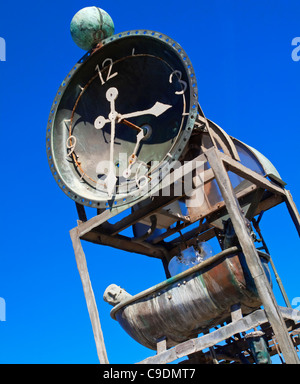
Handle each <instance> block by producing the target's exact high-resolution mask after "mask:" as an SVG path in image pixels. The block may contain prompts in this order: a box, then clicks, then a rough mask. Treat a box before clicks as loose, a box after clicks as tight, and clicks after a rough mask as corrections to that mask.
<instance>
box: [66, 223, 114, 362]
mask: <svg viewBox="0 0 300 384" xmlns="http://www.w3.org/2000/svg"><path fill="white" fill-rule="evenodd" d="M70 236H71V240H72V244H73V248H74V252H75V258H76V263H77V268H78V271H79V275H80V278H81V282H82V286H83V292H84V296H85V300H86V304H87V307H88V312H89V315H90V319H91V323H92V328H93V332H94V339H95V342H96V348H97V354H98V358H99V361H100V363H101V364H108V358H107V353H106V348H105V343H104V338H103V333H102V329H101V324H100V318H99V313H98V309H97V304H96V300H95V296H94V292H93V289H92V284H91V280H90V276H89V272H88V268H87V263H86V258H85V255H84V252H83V249H82V246H81V242H80V238H79V233H78V227H76V228H74V229H72V230H71V231H70Z"/></svg>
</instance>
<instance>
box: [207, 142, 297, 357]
mask: <svg viewBox="0 0 300 384" xmlns="http://www.w3.org/2000/svg"><path fill="white" fill-rule="evenodd" d="M205 156H206V157H207V159H208V161H209V164H210V166H211V168H212V169H213V171H214V174H215V178H216V181H217V183H218V186H219V188H220V191H221V193H222V196H223V199H224V202H225V204H226V208H227V211H228V213H229V216H230V218H231V221H232V224H233V227H234V229H235V232H236V235H237V237H238V240H239V243H240V245H241V248H242V250H243V253H244V255H245V259H246V262H247V265H248V268H249V270H250V273H251V275H252V277H253V279H254V282H255V285H256V288H257V291H258V294H259V297H260V299H261V301H262V304H263V306H264V309H265V311H266V315H267V317H268V320H269V322H270V324H271V326H272V328H273V331H274V334H275V336H276V338H277V340H278V343H279V345H280V348H281V351H282V353H283V355H284V358H285V361H286V363H289V364H299V363H300V362H299V358H298V355H297V353H296V351H295V348H294V346H293V343H292V341H291V339H290V336H289V334H288V331H287V328H286V325H285V322H284V320H283V317H282V315H281V312H280V310H279V307H278V304H277V302H276V299H275V297H274V294H273V291H272V288H271V287H270V284H269V281H268V279H267V277H266V275H265V273H264V270H263V266H262V264H261V261H260V258H259V256H258V253H257V250H256V248H255V245H254V243H253V240H252V239H251V237H250V235H249V232H248V228H247V226H246V223H245V218H244V216H243V214H242V212H241V208H240V206H239V203H238V200H237V198H236V196H235V194H234V191H233V188H232V185H231V182H230V179H229V176H228V174H227V171H226V169H225V165H224V163H225V164H227V165H228V164H231V163H232V162H231V161H228V159H227V158H226V160H225V159H224V156H222V155H221V154H220V152H219V151H217V150H216V149H215V148H211V149H209V150H207V151H206V152H205ZM223 161H224V163H223ZM237 168H238V169H239V170H240V167H237ZM256 175H257V176H256ZM246 176H247V175H244V176H243V177H246ZM254 176H256V178H255V179H254ZM257 180H259V185H260V186H262V184H263V183H262V180H261V177H260V175H258V174H256V173H255V175H252V176H251V181H253V182H255V183H257ZM266 182H267V180H266ZM268 184H269V183H265V187H267V186H268V188H271V189H272V192H274V193H275V192H276V190H277V188H275V189H274V188H273V185H271V186H269V185H268ZM268 188H267V189H268ZM278 193H284V190H282V189H281V188H280V189H279V191H278Z"/></svg>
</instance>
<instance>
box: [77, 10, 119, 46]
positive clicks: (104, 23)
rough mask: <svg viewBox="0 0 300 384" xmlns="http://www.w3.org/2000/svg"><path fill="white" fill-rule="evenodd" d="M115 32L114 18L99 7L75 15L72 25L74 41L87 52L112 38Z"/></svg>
mask: <svg viewBox="0 0 300 384" xmlns="http://www.w3.org/2000/svg"><path fill="white" fill-rule="evenodd" d="M114 31H115V27H114V23H113V21H112V18H111V17H110V16H109V14H108V13H107V12H105V11H104V10H103V9H101V8H98V7H85V8H82V9H81V10H80V11H78V12H77V13H76V14H75V15H74V17H73V19H72V21H71V24H70V32H71V36H72V39H73V40H74V42H75V44H76V45H78V47H80V48H82V49H84V50H86V51H89V50H90V49H92V48H94V47H95V46H96V45H97V44H99V43H100V42H101V41H102V40H104V39H106V38H107V37H109V36H112V35H113V34H114Z"/></svg>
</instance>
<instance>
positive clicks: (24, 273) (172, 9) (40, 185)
mask: <svg viewBox="0 0 300 384" xmlns="http://www.w3.org/2000/svg"><path fill="white" fill-rule="evenodd" d="M91 5H96V6H99V7H101V8H103V9H105V10H106V11H107V12H108V13H109V14H110V15H111V17H112V18H113V20H114V23H115V31H116V33H117V32H122V31H127V30H131V29H151V30H156V31H159V32H162V33H164V34H166V35H169V36H170V37H172V38H173V39H174V40H176V41H177V42H178V43H179V44H181V45H182V46H183V48H184V49H185V51H186V52H187V53H188V55H189V57H190V59H191V61H192V63H193V66H194V69H195V73H196V77H197V82H198V88H199V90H200V91H199V102H200V104H201V106H202V108H203V111H204V113H205V115H206V116H207V117H208V118H210V119H211V120H213V121H214V122H215V123H217V124H218V125H220V126H221V127H222V128H223V129H225V130H226V131H227V132H228V133H229V134H230V135H232V136H234V137H236V138H238V139H240V140H241V141H243V142H246V143H247V144H249V145H251V146H253V147H255V148H256V149H258V150H259V151H260V152H262V153H263V154H264V155H265V156H266V157H268V158H269V159H270V160H271V161H272V162H273V163H274V165H275V166H276V167H277V169H278V171H279V173H280V174H281V177H282V179H283V180H284V181H286V182H287V184H288V185H287V188H288V189H290V190H291V192H292V194H293V197H294V200H295V202H296V204H298V205H299V206H300V188H299V187H300V181H299V139H300V130H299V105H300V83H299V78H300V61H293V60H292V56H291V54H292V50H293V49H294V48H295V47H293V46H292V45H291V42H292V40H293V39H294V38H295V37H297V36H300V23H299V15H300V3H299V1H292V0H287V1H284V0H280V1H279V0H273V1H272V2H269V1H266V0H263V1H258V0H252V1H250V0H243V1H242V0H240V1H236V0H227V1H222V0H211V1H202V0H197V1H194V2H186V3H184V2H182V1H178V0H172V1H171V0H165V1H161V0H152V1H151V2H140V1H136V0H128V1H126V2H124V1H121V0H115V1H113V2H112V1H106V0H103V1H101V2H99V3H96V2H91V1H78V0H73V1H69V0H66V1H57V0H54V1H52V2H51V3H50V4H49V5H48V6H46V7H45V5H44V4H42V3H38V2H33V1H30V0H29V1H27V2H21V1H19V0H17V1H14V2H2V4H1V6H0V37H2V38H4V39H5V42H6V61H0V87H1V92H0V143H1V159H2V161H1V165H2V166H1V171H2V172H1V174H2V177H1V189H0V196H1V201H2V205H1V213H2V219H1V224H0V226H1V253H0V297H2V298H3V299H4V300H5V303H6V321H2V322H0V345H1V347H0V363H97V362H98V358H97V353H96V348H95V344H94V339H93V334H92V328H91V325H90V321H89V317H88V312H87V309H86V304H85V299H84V296H83V291H82V286H81V282H80V278H79V274H78V272H77V267H76V263H75V258H74V253H73V248H72V245H71V241H70V238H69V230H70V229H71V228H73V227H75V226H76V220H77V214H76V210H75V205H74V203H73V201H72V200H70V199H68V198H67V197H66V196H65V194H64V193H62V192H61V190H60V189H59V187H58V186H57V184H56V182H55V181H54V179H53V177H52V175H51V173H50V170H49V167H48V162H47V156H46V151H45V136H46V126H47V120H48V114H49V112H50V108H51V104H52V102H53V99H54V97H55V95H56V91H57V89H58V87H59V85H60V83H61V82H62V80H63V79H64V78H65V76H66V75H67V73H68V72H69V71H70V69H71V68H72V67H73V65H74V64H75V63H76V62H77V61H78V59H80V57H81V56H83V54H84V51H83V50H81V49H80V48H78V47H77V46H76V45H75V44H74V43H73V41H72V39H71V36H70V32H69V25H70V21H71V19H72V17H73V15H74V14H75V13H76V12H77V11H78V10H79V9H81V8H83V7H85V6H91ZM299 55H300V53H299ZM262 230H263V233H264V237H265V239H266V241H267V243H268V246H269V249H270V251H271V255H272V257H273V260H274V262H275V264H276V267H277V269H278V272H279V274H280V276H281V278H282V281H283V283H284V285H285V288H286V291H287V294H288V296H289V298H290V300H291V301H292V300H293V299H294V303H296V304H295V306H297V305H299V304H300V298H299V300H297V297H300V289H299V285H298V271H299V266H300V261H299V251H298V249H299V238H298V235H297V232H296V230H295V228H294V226H293V223H292V221H291V219H290V218H289V215H288V211H287V209H286V208H285V206H284V205H281V206H279V207H276V208H275V209H273V210H272V211H270V212H267V213H266V214H265V217H264V219H263V221H262ZM84 250H85V252H86V256H87V262H88V267H89V271H90V275H91V280H92V284H93V288H94V291H95V296H96V300H97V303H98V306H99V311H100V316H101V324H102V328H103V332H104V338H105V342H106V345H107V351H108V358H109V360H110V362H112V363H134V362H137V361H139V360H142V359H144V358H146V357H147V356H149V354H151V353H152V352H151V351H149V350H147V349H145V348H144V347H142V346H140V345H138V344H137V343H136V342H135V341H133V340H131V339H130V338H129V336H127V335H126V334H125V332H124V331H123V330H122V329H121V328H120V327H119V325H118V324H117V323H116V322H115V321H114V320H112V319H111V318H110V316H109V311H110V306H109V305H108V304H106V303H104V302H103V300H102V295H103V292H104V290H105V288H106V287H107V286H108V285H109V284H110V283H116V284H119V285H121V286H122V287H124V288H125V289H126V290H127V291H128V292H130V293H132V294H134V293H138V292H139V291H141V290H144V289H146V288H149V287H150V286H152V285H154V284H156V283H158V282H160V281H162V280H163V279H164V273H163V269H162V266H161V263H160V261H158V260H153V259H149V258H147V257H146V256H145V257H144V256H141V255H134V254H128V253H125V252H122V251H117V250H112V249H109V248H107V247H101V246H95V245H92V244H84ZM274 291H275V294H276V296H277V297H278V301H279V303H280V304H283V301H282V299H281V297H280V296H279V294H278V289H277V288H276V287H275V288H274Z"/></svg>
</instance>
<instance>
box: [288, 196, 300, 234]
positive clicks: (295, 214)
mask: <svg viewBox="0 0 300 384" xmlns="http://www.w3.org/2000/svg"><path fill="white" fill-rule="evenodd" d="M285 193H286V205H287V208H288V211H289V213H290V215H291V218H292V220H293V222H294V225H295V227H296V230H297V232H298V234H299V236H300V214H299V211H298V209H297V207H296V204H295V202H294V200H293V197H292V195H291V192H290V191H288V190H286V191H285Z"/></svg>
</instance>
